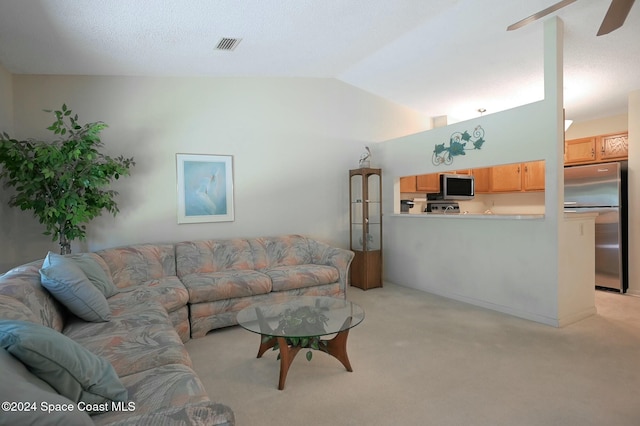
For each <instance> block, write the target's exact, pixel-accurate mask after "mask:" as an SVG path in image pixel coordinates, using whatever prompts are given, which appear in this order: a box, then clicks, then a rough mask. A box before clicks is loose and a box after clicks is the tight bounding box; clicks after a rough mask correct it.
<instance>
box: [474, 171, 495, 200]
mask: <svg viewBox="0 0 640 426" xmlns="http://www.w3.org/2000/svg"><path fill="white" fill-rule="evenodd" d="M471 174H472V175H473V179H474V186H475V193H476V194H486V193H488V192H490V191H491V186H490V180H491V167H483V168H480V169H473V170H472V173H471Z"/></svg>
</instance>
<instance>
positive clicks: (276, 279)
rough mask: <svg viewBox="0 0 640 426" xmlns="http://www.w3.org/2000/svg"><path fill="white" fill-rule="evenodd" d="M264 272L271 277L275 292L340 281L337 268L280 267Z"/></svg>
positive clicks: (317, 266) (311, 266)
mask: <svg viewBox="0 0 640 426" xmlns="http://www.w3.org/2000/svg"><path fill="white" fill-rule="evenodd" d="M263 272H264V273H265V274H267V275H269V277H271V282H272V284H273V291H284V290H293V289H295V288H303V287H312V286H318V285H323V284H331V283H334V282H336V281H338V280H339V279H340V274H339V273H338V270H337V269H336V268H334V267H333V266H324V265H297V266H278V267H275V268H271V269H267V270H265V271H263Z"/></svg>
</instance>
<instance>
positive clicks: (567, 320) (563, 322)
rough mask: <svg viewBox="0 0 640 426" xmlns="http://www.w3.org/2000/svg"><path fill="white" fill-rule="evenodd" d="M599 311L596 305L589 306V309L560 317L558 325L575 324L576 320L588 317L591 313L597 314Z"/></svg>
mask: <svg viewBox="0 0 640 426" xmlns="http://www.w3.org/2000/svg"><path fill="white" fill-rule="evenodd" d="M597 313H598V311H597V310H596V307H595V306H594V307H592V308H587V309H585V310H583V311H581V312H577V313H575V314H571V315H569V316H566V317H563V318H560V319H559V320H558V326H559V327H564V326H566V325H569V324H573V323H574V322H578V321H580V320H583V319H585V318H588V317H590V316H591V315H595V314H597Z"/></svg>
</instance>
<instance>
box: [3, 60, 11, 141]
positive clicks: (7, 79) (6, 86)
mask: <svg viewBox="0 0 640 426" xmlns="http://www.w3.org/2000/svg"><path fill="white" fill-rule="evenodd" d="M12 102H13V84H12V76H11V74H10V73H9V71H7V70H6V69H5V68H4V67H3V66H2V65H1V64H0V132H7V133H11V132H12V131H13V103H12Z"/></svg>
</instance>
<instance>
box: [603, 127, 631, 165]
mask: <svg viewBox="0 0 640 426" xmlns="http://www.w3.org/2000/svg"><path fill="white" fill-rule="evenodd" d="M628 156H629V134H628V133H619V134H615V135H603V136H598V157H599V159H600V160H606V161H609V160H620V159H625V158H627V157H628Z"/></svg>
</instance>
